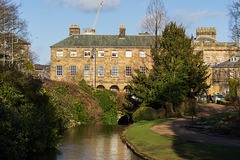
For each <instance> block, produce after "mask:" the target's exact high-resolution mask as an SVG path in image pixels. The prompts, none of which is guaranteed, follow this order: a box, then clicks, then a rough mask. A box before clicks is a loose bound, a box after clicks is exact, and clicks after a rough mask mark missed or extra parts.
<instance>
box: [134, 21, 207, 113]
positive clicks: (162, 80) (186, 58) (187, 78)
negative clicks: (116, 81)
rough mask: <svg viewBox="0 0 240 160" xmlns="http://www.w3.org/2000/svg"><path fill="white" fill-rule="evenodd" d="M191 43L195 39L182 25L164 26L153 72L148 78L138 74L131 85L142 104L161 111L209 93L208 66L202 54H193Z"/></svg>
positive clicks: (156, 51)
mask: <svg viewBox="0 0 240 160" xmlns="http://www.w3.org/2000/svg"><path fill="white" fill-rule="evenodd" d="M191 43H192V37H191V38H189V37H188V36H187V35H186V34H185V29H184V28H183V27H182V26H181V25H180V26H177V24H176V23H174V22H170V23H169V24H168V25H166V26H165V29H164V31H163V32H162V37H161V38H160V39H159V41H158V47H157V48H155V47H154V48H152V49H151V52H152V57H153V61H154V64H153V67H152V70H151V71H150V73H148V75H143V74H142V73H140V72H139V71H137V76H133V80H132V82H131V87H130V88H131V93H132V94H133V95H134V96H136V97H137V98H139V99H140V101H139V102H140V103H144V104H145V105H147V106H151V107H154V108H158V107H160V106H162V105H164V103H165V102H170V103H173V104H179V103H181V102H182V101H183V100H185V99H187V98H194V97H195V96H198V95H199V94H201V93H202V92H205V91H206V89H207V88H208V87H209V86H208V85H207V83H206V79H207V78H208V77H209V75H208V72H207V69H208V66H207V65H205V64H204V62H203V60H202V59H201V53H196V54H194V52H193V51H194V49H193V47H192V45H191Z"/></svg>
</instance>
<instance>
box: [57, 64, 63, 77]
mask: <svg viewBox="0 0 240 160" xmlns="http://www.w3.org/2000/svg"><path fill="white" fill-rule="evenodd" d="M56 75H57V76H62V75H63V67H62V65H57V66H56Z"/></svg>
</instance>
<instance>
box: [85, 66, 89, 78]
mask: <svg viewBox="0 0 240 160" xmlns="http://www.w3.org/2000/svg"><path fill="white" fill-rule="evenodd" d="M84 77H90V65H85V66H84Z"/></svg>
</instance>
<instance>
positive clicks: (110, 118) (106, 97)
mask: <svg viewBox="0 0 240 160" xmlns="http://www.w3.org/2000/svg"><path fill="white" fill-rule="evenodd" d="M94 97H95V98H97V99H98V101H99V105H100V107H101V108H102V109H103V112H104V113H103V118H102V123H103V124H107V125H116V124H117V109H116V103H115V102H114V99H115V97H116V93H115V92H113V91H110V90H106V89H103V90H96V92H95V93H94Z"/></svg>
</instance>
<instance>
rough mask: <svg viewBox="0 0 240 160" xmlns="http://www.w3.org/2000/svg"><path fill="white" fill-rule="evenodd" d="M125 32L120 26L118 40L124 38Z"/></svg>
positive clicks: (123, 27)
mask: <svg viewBox="0 0 240 160" xmlns="http://www.w3.org/2000/svg"><path fill="white" fill-rule="evenodd" d="M125 31H126V28H125V25H124V24H121V27H120V29H119V38H125Z"/></svg>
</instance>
